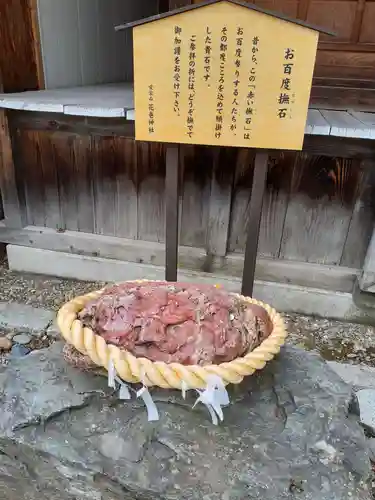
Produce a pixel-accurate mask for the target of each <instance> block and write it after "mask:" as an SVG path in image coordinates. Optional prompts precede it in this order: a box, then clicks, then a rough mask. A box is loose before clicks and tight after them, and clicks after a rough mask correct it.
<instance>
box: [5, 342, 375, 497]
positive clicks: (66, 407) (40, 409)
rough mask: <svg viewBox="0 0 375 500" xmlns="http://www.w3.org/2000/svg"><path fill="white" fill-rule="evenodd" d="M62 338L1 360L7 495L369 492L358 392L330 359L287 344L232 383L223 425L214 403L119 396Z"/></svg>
mask: <svg viewBox="0 0 375 500" xmlns="http://www.w3.org/2000/svg"><path fill="white" fill-rule="evenodd" d="M60 350H61V345H60V344H59V343H55V344H54V345H53V346H52V347H50V348H49V349H47V350H45V351H38V352H34V353H32V354H30V355H29V356H27V357H26V358H23V359H22V360H18V359H13V360H11V361H10V364H9V365H8V367H0V491H1V498H2V499H4V500H20V499H27V500H85V499H87V500H89V499H90V500H172V499H173V500H176V499H178V500H198V499H199V500H246V499H249V500H250V499H258V498H259V499H262V500H268V499H270V500H271V499H272V500H276V499H277V500H279V499H280V500H281V499H290V500H292V499H298V500H315V499H319V500H349V499H351V500H353V499H356V500H369V499H370V494H369V491H368V489H367V486H366V481H367V479H368V478H369V474H370V463H369V458H368V455H367V451H366V443H365V438H364V434H363V430H362V428H361V426H360V424H359V423H358V415H357V414H356V413H352V411H354V409H355V407H356V405H353V404H351V403H352V402H353V401H352V392H351V388H350V386H348V385H347V384H345V383H344V382H343V381H342V380H341V379H340V378H339V377H338V376H337V375H336V374H335V373H334V372H333V371H332V370H331V369H330V368H329V367H328V365H327V364H326V363H325V362H324V361H323V360H322V359H321V358H320V357H318V356H316V355H313V354H309V353H306V352H304V351H301V350H298V349H294V348H291V347H287V348H285V349H283V351H282V353H281V354H280V356H279V357H278V358H277V359H276V360H274V361H273V362H271V363H269V365H267V367H266V368H265V369H264V370H263V371H262V372H260V373H259V374H257V375H255V376H252V377H248V379H247V380H246V381H245V382H244V383H243V384H242V385H241V386H240V387H235V388H232V390H231V391H230V398H231V405H230V406H229V407H228V408H226V409H225V420H224V423H223V424H221V425H220V426H218V427H215V426H213V425H212V424H211V421H210V419H209V417H208V414H207V413H206V409H205V408H204V407H196V408H195V409H194V410H192V409H191V406H192V402H193V400H194V399H195V396H194V397H191V399H188V400H186V401H184V400H183V399H182V398H181V394H180V393H178V392H175V391H163V390H155V391H153V392H152V394H153V398H154V400H155V402H156V404H157V406H158V409H159V412H160V417H161V418H160V420H159V421H158V422H154V423H149V422H148V421H147V417H146V412H145V409H144V406H143V404H142V402H140V401H139V400H135V401H134V400H132V401H131V402H122V401H119V400H118V398H117V395H113V394H111V393H109V392H108V389H107V388H106V380H105V379H104V378H100V377H94V376H93V375H89V374H83V373H80V372H77V371H75V370H74V369H72V368H70V367H69V366H67V365H66V364H65V362H64V361H63V360H62V358H61V353H60Z"/></svg>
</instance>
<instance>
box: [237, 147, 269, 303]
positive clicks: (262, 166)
mask: <svg viewBox="0 0 375 500" xmlns="http://www.w3.org/2000/svg"><path fill="white" fill-rule="evenodd" d="M267 166H268V153H267V152H264V151H257V153H256V155H255V162H254V175H253V183H252V186H251V198H250V210H249V223H248V226H247V241H246V249H245V261H244V270H243V277H242V294H243V295H246V296H248V297H251V296H252V294H253V286H254V276H255V263H256V257H257V251H258V241H259V229H260V220H261V216H262V205H263V196H264V190H265V185H266V179H267Z"/></svg>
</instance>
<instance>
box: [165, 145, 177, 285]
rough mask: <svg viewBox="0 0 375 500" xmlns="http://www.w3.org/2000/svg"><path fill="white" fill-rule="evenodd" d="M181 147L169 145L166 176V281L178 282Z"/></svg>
mask: <svg viewBox="0 0 375 500" xmlns="http://www.w3.org/2000/svg"><path fill="white" fill-rule="evenodd" d="M179 164H180V162H179V145H178V144H168V145H167V152H166V174H165V279H166V281H177V258H178V220H179V218H178V211H179V189H178V188H179V185H178V178H179Z"/></svg>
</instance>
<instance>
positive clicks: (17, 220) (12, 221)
mask: <svg viewBox="0 0 375 500" xmlns="http://www.w3.org/2000/svg"><path fill="white" fill-rule="evenodd" d="M0 190H1V196H2V201H3V209H4V216H5V223H6V225H7V226H9V227H14V228H21V227H22V226H23V220H22V213H21V206H20V201H19V197H18V190H17V182H16V172H15V166H14V161H13V150H12V141H11V137H10V133H9V126H8V117H7V114H6V111H5V110H4V109H0Z"/></svg>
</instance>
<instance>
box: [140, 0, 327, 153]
mask: <svg viewBox="0 0 375 500" xmlns="http://www.w3.org/2000/svg"><path fill="white" fill-rule="evenodd" d="M317 43H318V32H316V31H314V30H313V29H310V28H307V27H304V26H300V25H297V24H293V23H292V22H288V21H285V20H283V19H280V18H275V17H272V16H270V15H267V14H264V13H262V12H258V11H255V10H250V9H248V8H246V7H243V6H241V5H236V4H232V3H230V2H226V1H221V2H218V3H213V4H210V5H205V6H202V7H200V8H197V9H193V10H187V11H185V12H182V13H178V14H176V15H172V16H169V17H165V18H163V19H159V20H157V21H153V22H150V23H146V24H142V25H139V26H137V27H135V28H134V80H135V120H136V123H135V126H136V139H137V140H141V141H162V142H170V143H185V144H206V145H214V146H240V147H252V148H267V149H269V148H272V149H294V150H300V149H302V144H303V137H304V130H305V124H306V117H307V110H308V103H309V97H310V90H311V82H312V76H313V69H314V63H315V57H316V50H317Z"/></svg>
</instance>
